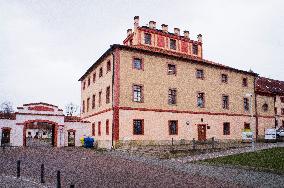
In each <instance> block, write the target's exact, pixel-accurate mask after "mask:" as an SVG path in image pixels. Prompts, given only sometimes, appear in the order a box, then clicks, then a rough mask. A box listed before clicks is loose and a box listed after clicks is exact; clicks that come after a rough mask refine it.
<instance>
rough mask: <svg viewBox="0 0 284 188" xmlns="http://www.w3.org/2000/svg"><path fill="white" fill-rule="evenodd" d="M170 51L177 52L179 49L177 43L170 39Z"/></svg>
mask: <svg viewBox="0 0 284 188" xmlns="http://www.w3.org/2000/svg"><path fill="white" fill-rule="evenodd" d="M170 49H172V50H176V49H177V42H176V40H174V39H170Z"/></svg>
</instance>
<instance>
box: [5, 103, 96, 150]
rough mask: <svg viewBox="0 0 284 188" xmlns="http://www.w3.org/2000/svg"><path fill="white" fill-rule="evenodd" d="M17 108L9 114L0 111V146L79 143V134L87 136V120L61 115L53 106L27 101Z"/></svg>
mask: <svg viewBox="0 0 284 188" xmlns="http://www.w3.org/2000/svg"><path fill="white" fill-rule="evenodd" d="M17 109H18V112H15V113H14V114H12V115H11V116H9V117H8V116H5V117H4V116H3V117H2V116H1V114H0V131H1V134H0V136H1V145H11V146H28V147H33V146H41V147H42V146H54V147H62V146H80V145H81V143H80V140H79V139H80V138H81V137H83V136H91V124H90V122H87V121H82V120H81V119H80V117H74V116H65V115H64V114H63V111H62V110H61V109H59V108H58V107H57V106H55V105H52V104H47V103H42V102H40V103H29V104H24V105H23V106H22V107H18V108H17ZM70 133H72V134H70ZM69 137H70V138H69Z"/></svg>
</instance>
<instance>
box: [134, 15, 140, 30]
mask: <svg viewBox="0 0 284 188" xmlns="http://www.w3.org/2000/svg"><path fill="white" fill-rule="evenodd" d="M137 27H139V16H134V29H136V28H137Z"/></svg>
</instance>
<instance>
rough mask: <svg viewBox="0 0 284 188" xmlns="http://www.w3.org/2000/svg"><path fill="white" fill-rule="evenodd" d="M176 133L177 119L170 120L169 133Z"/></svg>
mask: <svg viewBox="0 0 284 188" xmlns="http://www.w3.org/2000/svg"><path fill="white" fill-rule="evenodd" d="M177 134H178V121H177V120H170V121H169V135H177Z"/></svg>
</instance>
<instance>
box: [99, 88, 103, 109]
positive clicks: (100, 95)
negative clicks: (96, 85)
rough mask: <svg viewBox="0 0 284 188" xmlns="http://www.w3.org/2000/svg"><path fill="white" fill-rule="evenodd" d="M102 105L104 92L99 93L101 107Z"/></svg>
mask: <svg viewBox="0 0 284 188" xmlns="http://www.w3.org/2000/svg"><path fill="white" fill-rule="evenodd" d="M101 105H102V92H101V91H100V92H99V106H101Z"/></svg>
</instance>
